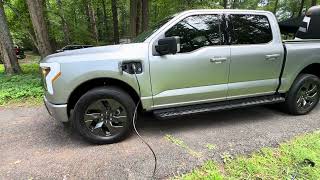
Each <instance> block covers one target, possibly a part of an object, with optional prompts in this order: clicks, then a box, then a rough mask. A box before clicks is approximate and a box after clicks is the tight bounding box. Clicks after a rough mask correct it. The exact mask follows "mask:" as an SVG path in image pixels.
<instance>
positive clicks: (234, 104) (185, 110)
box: [153, 95, 285, 119]
mask: <svg viewBox="0 0 320 180" xmlns="http://www.w3.org/2000/svg"><path fill="white" fill-rule="evenodd" d="M284 101H285V98H284V97H281V96H280V95H272V96H261V97H254V98H246V99H238V100H230V101H223V102H216V103H209V104H199V105H191V106H183V107H175V108H168V109H160V110H155V111H153V113H154V115H155V116H156V117H157V118H159V119H168V118H175V117H179V116H186V115H192V114H199V113H206V112H215V111H222V110H229V109H236V108H244V107H250V106H257V105H265V104H275V103H280V102H284Z"/></svg>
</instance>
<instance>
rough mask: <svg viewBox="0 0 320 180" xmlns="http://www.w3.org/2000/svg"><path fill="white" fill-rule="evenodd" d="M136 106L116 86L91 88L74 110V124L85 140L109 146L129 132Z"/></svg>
mask: <svg viewBox="0 0 320 180" xmlns="http://www.w3.org/2000/svg"><path fill="white" fill-rule="evenodd" d="M134 109H135V103H134V102H133V100H132V98H131V97H130V96H129V95H128V94H127V93H125V92H124V91H123V90H121V89H119V88H116V87H104V88H96V89H93V90H91V91H89V92H87V93H86V94H84V95H83V96H82V97H81V98H80V99H79V101H78V102H77V104H76V106H75V109H74V118H73V125H74V128H75V129H76V131H78V132H79V133H80V134H81V135H82V136H83V137H84V138H85V139H86V140H88V141H90V142H92V143H95V144H110V143H116V142H119V141H121V140H123V139H124V138H125V137H126V136H127V135H128V134H129V132H130V129H131V127H132V126H131V124H132V118H133V113H134Z"/></svg>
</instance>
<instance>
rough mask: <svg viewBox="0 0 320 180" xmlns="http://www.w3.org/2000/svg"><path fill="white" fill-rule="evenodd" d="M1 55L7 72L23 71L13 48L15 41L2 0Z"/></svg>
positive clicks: (0, 19) (0, 5) (0, 9)
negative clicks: (13, 40)
mask: <svg viewBox="0 0 320 180" xmlns="http://www.w3.org/2000/svg"><path fill="white" fill-rule="evenodd" d="M0 55H1V59H2V60H3V64H4V68H5V72H6V73H7V74H17V73H20V72H21V69H20V66H19V63H18V60H17V56H16V54H15V51H14V48H13V42H12V38H11V34H10V32H9V27H8V23H7V18H6V15H5V12H4V8H3V2H2V1H0Z"/></svg>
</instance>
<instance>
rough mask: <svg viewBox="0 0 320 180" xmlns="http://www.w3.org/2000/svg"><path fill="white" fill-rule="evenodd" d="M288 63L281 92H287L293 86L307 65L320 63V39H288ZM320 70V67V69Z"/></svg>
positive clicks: (286, 44) (286, 43)
mask: <svg viewBox="0 0 320 180" xmlns="http://www.w3.org/2000/svg"><path fill="white" fill-rule="evenodd" d="M284 44H285V46H286V48H287V58H286V64H285V67H284V71H283V76H282V79H281V81H282V85H281V87H280V89H279V92H281V93H285V92H287V91H288V90H289V89H290V87H291V86H292V84H293V82H294V80H295V79H296V78H297V76H298V75H299V74H300V72H301V71H302V70H303V69H304V68H306V67H307V66H309V65H311V64H315V63H320V40H316V41H308V40H301V41H286V42H284ZM319 71H320V69H319Z"/></svg>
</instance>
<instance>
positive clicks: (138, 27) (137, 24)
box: [136, 0, 142, 36]
mask: <svg viewBox="0 0 320 180" xmlns="http://www.w3.org/2000/svg"><path fill="white" fill-rule="evenodd" d="M141 7H142V6H141V0H138V1H137V16H136V36H138V35H139V33H140V30H141V29H140V27H141V23H140V21H141Z"/></svg>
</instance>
